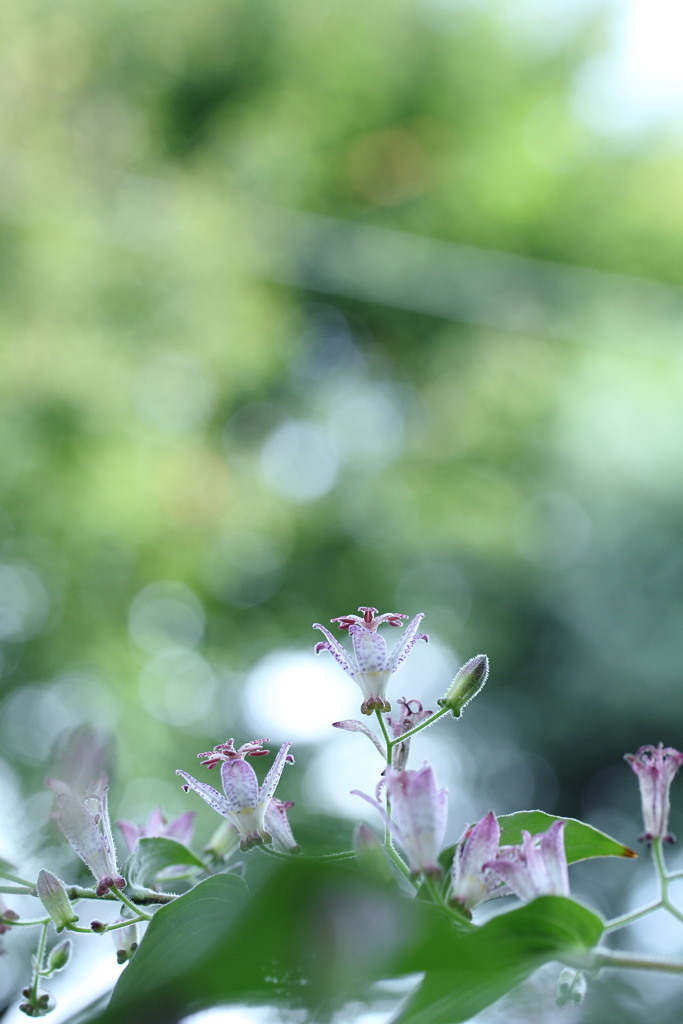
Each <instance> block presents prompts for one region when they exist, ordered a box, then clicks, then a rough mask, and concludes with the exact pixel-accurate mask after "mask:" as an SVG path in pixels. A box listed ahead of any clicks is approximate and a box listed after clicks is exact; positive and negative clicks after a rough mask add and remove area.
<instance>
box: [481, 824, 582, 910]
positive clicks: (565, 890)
mask: <svg viewBox="0 0 683 1024" xmlns="http://www.w3.org/2000/svg"><path fill="white" fill-rule="evenodd" d="M566 824H567V823H566V821H554V822H553V823H552V825H551V826H550V828H549V829H548V830H547V831H546V832H542V833H541V834H540V835H537V836H531V835H530V834H529V833H528V832H526V831H524V832H522V844H521V846H503V847H501V848H500V849H499V851H498V854H497V856H496V857H495V858H494V859H491V860H490V861H488V862H487V863H486V864H484V865H483V869H484V871H490V872H491V873H492V874H493V875H494V876H497V877H498V878H499V879H500V881H501V882H505V883H506V884H507V886H508V887H509V888H510V890H511V891H512V892H513V893H515V895H516V896H519V898H520V899H521V900H523V901H524V902H525V903H528V902H530V901H531V900H535V899H536V897H537V896H569V873H568V871H567V855H566V853H565V849H564V828H565V825H566Z"/></svg>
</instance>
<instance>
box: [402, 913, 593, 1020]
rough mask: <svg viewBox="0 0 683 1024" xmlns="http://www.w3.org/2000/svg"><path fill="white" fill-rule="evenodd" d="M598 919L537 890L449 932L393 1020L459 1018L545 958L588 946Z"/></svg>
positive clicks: (482, 1005)
mask: <svg viewBox="0 0 683 1024" xmlns="http://www.w3.org/2000/svg"><path fill="white" fill-rule="evenodd" d="M602 931H603V924H602V921H601V920H600V919H599V918H598V917H596V915H595V914H593V913H592V912H591V911H590V910H587V909H586V908H585V907H583V906H581V905H580V904H579V903H575V902H574V901H573V900H569V899H565V898H564V897H563V896H541V897H540V898H539V899H537V900H534V901H533V903H529V904H528V905H527V906H524V907H519V909H517V910H512V911H510V913H507V914H501V916H500V917H495V918H493V920H491V921H489V922H488V923H487V924H485V925H483V927H481V928H478V929H477V930H476V931H472V932H469V933H461V934H459V935H457V936H453V938H452V940H451V943H449V948H448V949H444V950H443V951H442V955H441V956H439V957H437V958H435V960H434V962H433V964H432V966H431V968H430V969H429V970H428V971H427V973H426V975H425V977H424V979H423V981H422V983H421V984H420V986H419V988H418V989H417V991H416V992H415V993H414V994H413V995H412V996H411V997H409V999H408V1002H407V1004H406V1005H405V1006H404V1008H403V1009H402V1010H401V1011H400V1012H399V1014H398V1016H397V1018H396V1020H395V1024H459V1022H461V1021H467V1020H469V1019H470V1017H473V1016H474V1015H475V1014H476V1013H479V1012H480V1010H483V1009H484V1008H485V1007H487V1006H490V1005H491V1003H494V1002H496V1000H498V999H500V997H501V996H503V995H505V993H506V992H509V991H510V989H511V988H514V986H515V985H518V984H519V983H520V982H521V981H524V979H525V978H527V977H528V976H529V975H530V974H531V973H532V972H533V971H535V970H536V969H537V968H538V967H540V966H542V964H544V963H547V962H549V961H550V960H557V959H562V957H563V956H564V955H566V954H570V953H576V952H579V951H584V950H587V949H590V948H591V947H592V946H594V945H595V944H596V943H597V942H598V940H599V939H600V936H601V935H602Z"/></svg>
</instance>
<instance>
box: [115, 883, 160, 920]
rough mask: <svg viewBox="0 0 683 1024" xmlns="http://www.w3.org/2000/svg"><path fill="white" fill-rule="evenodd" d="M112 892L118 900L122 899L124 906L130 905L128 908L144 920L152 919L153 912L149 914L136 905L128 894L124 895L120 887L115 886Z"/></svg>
mask: <svg viewBox="0 0 683 1024" xmlns="http://www.w3.org/2000/svg"><path fill="white" fill-rule="evenodd" d="M111 892H113V893H114V896H115V897H116V899H117V900H120V901H121V903H123V905H124V907H128V909H129V910H132V911H133V913H134V914H135V915H136V916H138V917H141V918H142V919H143V920H144V921H151V920H152V914H147V913H146V912H145V911H144V910H140V908H139V907H136V906H135V904H134V903H132V902H131V901H130V900H129V899H128V897H127V896H124V895H123V893H122V892H121V890H120V889H116V888H113V889H112V890H111Z"/></svg>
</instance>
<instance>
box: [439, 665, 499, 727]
mask: <svg viewBox="0 0 683 1024" xmlns="http://www.w3.org/2000/svg"><path fill="white" fill-rule="evenodd" d="M488 674H489V659H488V658H487V657H486V655H485V654H477V656H476V657H475V658H470V660H469V661H468V662H466V663H465V664H464V665H463V667H462V668H461V669H460V671H459V672H458V674H457V676H456V677H455V679H454V680H453V682H452V683H451V685H450V686H449V688H448V690H447V691H446V693H445V694H444V695H443V697H441V698H440V699H439V700H438V701H437V704H438V705H439V706H440V707H442V708H449V710H450V711H452V712H453V717H454V718H460V715H461V714H462V710H463V708H464V707H465V705H466V704H469V702H470V701H471V700H472V698H473V697H476V696H477V694H478V693H479V691H480V690H481V688H482V686H483V685H484V683H485V682H486V680H487V678H488Z"/></svg>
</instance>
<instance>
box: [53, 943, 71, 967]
mask: <svg viewBox="0 0 683 1024" xmlns="http://www.w3.org/2000/svg"><path fill="white" fill-rule="evenodd" d="M70 958H71V939H63V940H62V942H60V943H59V944H58V945H57V946H55V947H54V948H53V949H51V950H50V955H49V957H48V960H47V968H48V970H49V971H50V972H51V973H52V974H54V972H55V971H63V970H64V968H65V967H66V965H67V964H68V962H69V960H70Z"/></svg>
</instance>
